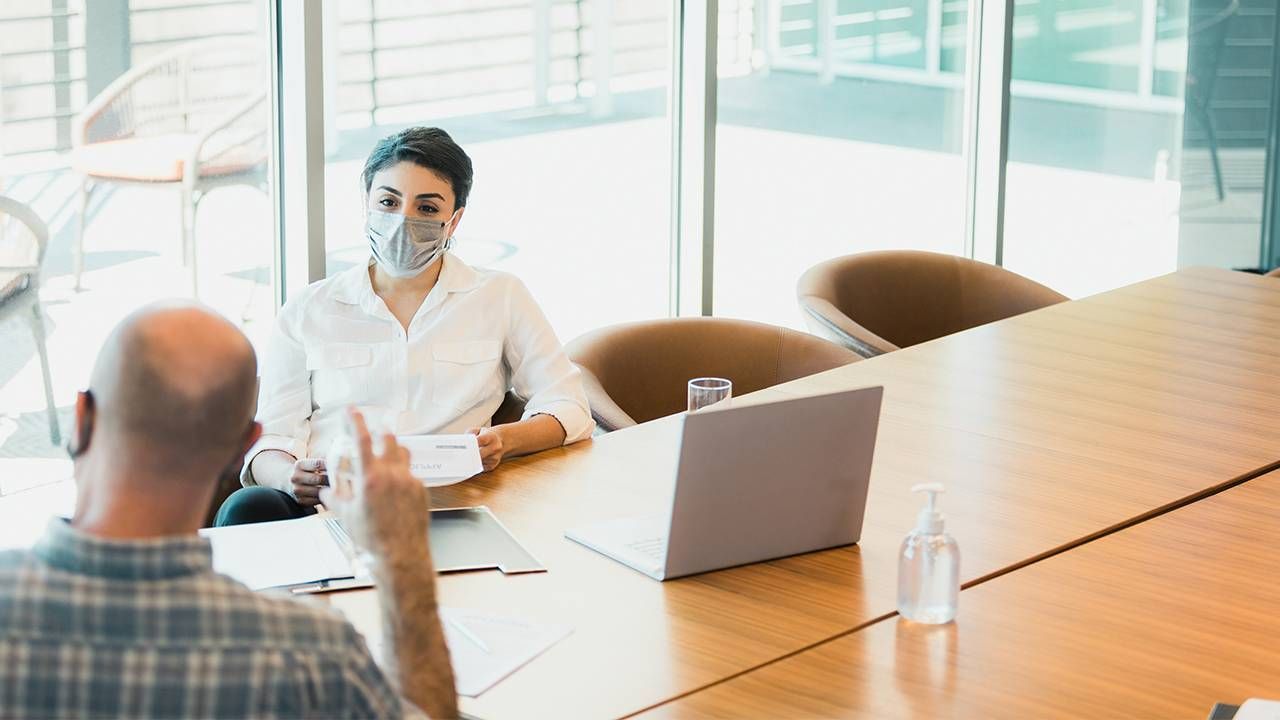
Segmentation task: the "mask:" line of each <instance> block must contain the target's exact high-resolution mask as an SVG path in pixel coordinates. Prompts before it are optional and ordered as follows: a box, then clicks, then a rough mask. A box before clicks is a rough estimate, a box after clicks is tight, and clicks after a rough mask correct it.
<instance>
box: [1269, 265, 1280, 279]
mask: <svg viewBox="0 0 1280 720" xmlns="http://www.w3.org/2000/svg"><path fill="white" fill-rule="evenodd" d="M1267 277H1280V267H1278V268H1276V269H1275V270H1272V271H1271V272H1269V273H1267Z"/></svg>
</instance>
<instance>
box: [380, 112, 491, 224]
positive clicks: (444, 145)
mask: <svg viewBox="0 0 1280 720" xmlns="http://www.w3.org/2000/svg"><path fill="white" fill-rule="evenodd" d="M404 161H408V162H411V163H413V164H415V165H419V166H421V167H424V168H426V169H428V170H433V171H435V172H438V173H440V174H441V175H443V176H445V178H447V179H448V180H449V185H450V186H452V187H453V197H454V205H455V206H456V207H466V205H467V195H469V194H471V158H469V157H467V153H466V152H464V151H463V150H462V148H461V147H460V146H459V145H458V143H456V142H454V141H453V138H451V137H449V133H447V132H445V131H444V130H441V129H440V128H434V127H411V128H406V129H404V130H401V131H400V132H398V133H396V134H395V135H388V136H387V137H384V138H382V139H381V140H379V141H378V144H377V145H375V146H373V152H371V153H369V159H368V160H366V161H365V162H364V171H363V172H362V173H361V175H360V176H361V178H362V179H363V180H364V191H365V192H369V190H370V189H371V188H372V187H373V176H374V175H376V174H377V173H378V171H379V170H384V169H386V168H389V167H391V166H392V165H395V164H396V163H399V162H404Z"/></svg>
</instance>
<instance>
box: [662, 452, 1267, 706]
mask: <svg viewBox="0 0 1280 720" xmlns="http://www.w3.org/2000/svg"><path fill="white" fill-rule="evenodd" d="M1278 512H1280V473H1270V474H1268V475H1265V476H1263V477H1261V478H1258V479H1256V480H1251V481H1249V482H1246V483H1244V484H1242V485H1239V486H1237V487H1233V488H1230V489H1228V490H1225V491H1223V492H1222V493H1221V494H1218V495H1214V496H1212V497H1210V498H1206V499H1204V500H1201V501H1199V502H1195V503H1192V504H1190V505H1187V506H1185V507H1181V508H1178V509H1176V510H1174V511H1172V512H1170V513H1168V514H1166V515H1161V516H1160V517H1157V518H1154V519H1152V520H1149V521H1147V522H1144V523H1140V524H1138V525H1135V526H1133V527H1130V528H1126V529H1125V530H1121V531H1120V532H1118V533H1115V534H1113V535H1109V536H1107V537H1104V538H1102V539H1100V540H1097V541H1095V542H1091V543H1089V544H1087V545H1083V546H1081V547H1079V548H1076V549H1073V550H1071V551H1070V552H1066V553H1062V554H1061V555H1057V556H1055V557H1052V558H1049V559H1047V560H1045V561H1044V562H1040V563H1036V564H1035V565H1032V566H1030V567H1027V568H1024V569H1022V570H1019V571H1017V572H1014V573H1010V574H1008V575H1005V576H1004V577H999V578H996V579H995V580H992V581H991V582H989V583H983V584H981V585H979V586H977V587H974V588H971V589H968V590H966V591H964V592H963V593H961V597H960V607H961V610H960V621H959V622H957V623H954V624H951V625H946V626H935V627H928V626H921V625H912V624H910V623H907V622H904V621H901V620H898V619H897V618H892V619H889V620H886V621H884V622H880V623H877V624H875V625H874V626H872V627H869V628H866V629H865V630H862V631H859V632H855V633H851V634H849V635H846V636H844V637H841V638H839V639H836V640H833V641H831V642H829V643H826V644H824V645H821V646H819V647H817V648H815V649H812V650H808V651H806V652H804V653H801V654H800V655H797V656H795V657H792V658H789V659H786V660H782V661H780V662H777V663H774V664H772V665H768V666H766V667H764V668H761V669H759V670H756V671H754V672H750V673H747V674H746V675H743V676H741V677H738V678H735V679H732V680H729V681H727V682H725V683H722V684H720V685H716V686H715V687H712V688H710V689H708V690H705V691H703V692H699V693H695V694H693V695H690V696H688V697H686V698H683V699H681V700H677V701H675V702H673V703H671V704H668V705H663V706H661V707H659V708H657V709H656V710H654V711H652V715H651V716H652V717H681V718H689V717H748V716H754V717H852V716H866V717H875V718H896V717H920V718H1004V717H1008V718H1055V717H1082V718H1194V719H1196V720H1200V719H1201V718H1204V717H1207V716H1208V714H1209V710H1210V709H1211V708H1212V707H1213V705H1214V703H1216V702H1229V703H1231V704H1233V705H1238V704H1239V703H1240V702H1242V701H1243V700H1245V699H1246V698H1249V697H1265V698H1276V697H1280V673H1277V671H1276V669H1277V667H1278V666H1280V644H1277V638H1280V613H1278V612H1277V607H1278V606H1280V604H1278V602H1277V599H1278V598H1280V593H1278V592H1277V578H1280V553H1277V552H1276V551H1275V549H1276V548H1277V547H1280V522H1277V521H1276V516H1277V513H1278ZM645 717H650V715H649V714H646V716H645Z"/></svg>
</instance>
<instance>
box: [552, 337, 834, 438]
mask: <svg viewBox="0 0 1280 720" xmlns="http://www.w3.org/2000/svg"><path fill="white" fill-rule="evenodd" d="M567 351H568V353H569V357H570V359H572V360H573V361H574V362H575V363H577V364H578V366H579V367H581V368H582V372H583V383H584V385H585V386H586V389H587V399H588V400H589V401H590V403H591V410H592V414H593V415H594V416H595V418H596V422H597V423H599V424H600V426H601V427H602V428H603V429H605V430H616V429H618V428H621V427H627V426H629V425H634V424H635V423H640V422H646V421H648V420H653V419H654V418H659V417H663V416H666V415H671V414H673V413H677V412H680V411H682V410H684V409H685V408H686V405H687V399H688V382H689V380H692V379H693V378H697V377H722V378H727V379H729V380H731V381H733V394H734V395H743V394H746V393H749V392H753V391H755V390H760V389H763V388H766V387H769V386H772V385H777V384H778V383H782V382H787V381H789V380H794V379H796V378H800V377H804V376H806V375H812V374H814V373H817V372H822V371H824V370H830V369H831V368H835V367H839V366H841V365H847V364H849V363H851V362H856V361H857V360H858V359H859V358H858V356H857V355H856V354H854V353H852V352H849V351H848V350H845V349H844V348H841V347H839V346H837V345H834V344H832V343H829V342H827V341H825V340H822V339H821V338H817V337H814V336H812V335H808V334H806V333H801V332H796V331H794V330H788V329H786V328H781V327H776V326H773V325H765V324H763V323H756V322H748V321H745V320H728V319H724V318H675V319H665V320H648V321H644V322H637V323H628V324H624V325H614V326H611V327H606V328H601V329H599V330H595V331H593V332H590V333H588V334H586V335H583V336H582V337H580V338H578V339H577V340H574V341H573V342H572V343H570V344H569V345H568V347H567Z"/></svg>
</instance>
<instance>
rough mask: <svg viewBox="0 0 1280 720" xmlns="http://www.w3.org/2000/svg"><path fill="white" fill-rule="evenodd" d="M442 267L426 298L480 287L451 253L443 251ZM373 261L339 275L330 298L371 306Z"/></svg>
mask: <svg viewBox="0 0 1280 720" xmlns="http://www.w3.org/2000/svg"><path fill="white" fill-rule="evenodd" d="M441 262H443V263H444V267H442V268H441V269H440V277H439V279H437V280H436V284H435V287H433V288H431V293H430V295H436V296H443V295H447V294H449V293H455V292H469V291H471V290H474V289H476V287H477V286H479V285H480V280H481V276H480V273H478V272H476V270H475V269H474V268H472V267H471V266H470V265H468V264H466V263H465V262H463V261H462V260H460V259H459V258H458V257H457V256H456V255H454V254H453V253H452V252H446V253H445V254H444V257H443V258H442V259H441ZM373 263H374V260H373V258H369V262H368V263H367V264H365V265H359V266H357V267H353V268H351V269H349V270H345V271H343V273H342V274H341V275H340V276H338V278H337V279H336V281H335V282H336V287H335V289H334V293H333V298H334V299H335V300H337V301H338V302H341V303H346V304H347V305H359V306H361V307H371V306H373V305H375V304H376V303H374V299H375V298H376V297H377V296H376V295H374V292H373V282H372V281H371V280H370V279H369V266H371V265H373Z"/></svg>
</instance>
